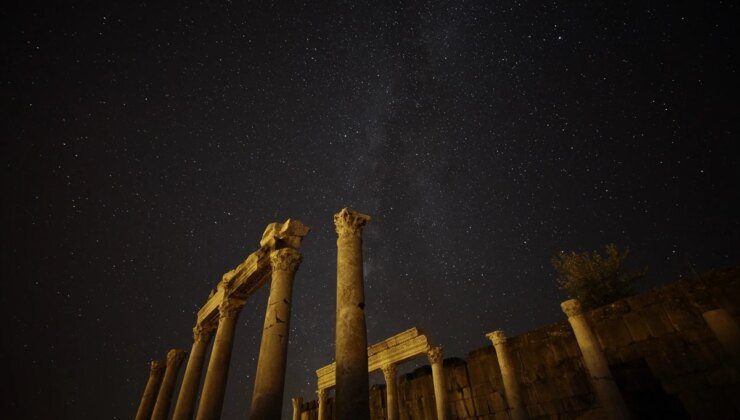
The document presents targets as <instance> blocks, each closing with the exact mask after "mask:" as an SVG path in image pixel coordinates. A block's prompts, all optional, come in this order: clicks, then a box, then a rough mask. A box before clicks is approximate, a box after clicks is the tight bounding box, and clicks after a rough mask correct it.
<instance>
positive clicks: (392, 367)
mask: <svg viewBox="0 0 740 420" xmlns="http://www.w3.org/2000/svg"><path fill="white" fill-rule="evenodd" d="M380 369H381V370H382V371H383V376H384V377H386V378H394V377H395V376H396V373H397V372H398V366H396V364H395V363H389V364H387V365H385V366H383V367H382V368H380Z"/></svg>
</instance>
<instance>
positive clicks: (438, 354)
mask: <svg viewBox="0 0 740 420" xmlns="http://www.w3.org/2000/svg"><path fill="white" fill-rule="evenodd" d="M427 357H429V363H431V364H433V365H434V364H437V363H440V362H441V361H442V360H443V359H442V347H441V346H437V347H432V348H430V349H429V350H428V351H427Z"/></svg>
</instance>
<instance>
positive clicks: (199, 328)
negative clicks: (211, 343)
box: [193, 323, 217, 343]
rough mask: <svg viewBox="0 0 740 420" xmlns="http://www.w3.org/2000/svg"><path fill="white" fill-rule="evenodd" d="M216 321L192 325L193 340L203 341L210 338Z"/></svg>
mask: <svg viewBox="0 0 740 420" xmlns="http://www.w3.org/2000/svg"><path fill="white" fill-rule="evenodd" d="M216 327H217V325H216V323H207V324H205V325H203V324H197V325H196V326H195V327H193V341H195V342H197V343H205V342H208V340H209V339H210V338H211V334H212V333H213V331H215V330H216Z"/></svg>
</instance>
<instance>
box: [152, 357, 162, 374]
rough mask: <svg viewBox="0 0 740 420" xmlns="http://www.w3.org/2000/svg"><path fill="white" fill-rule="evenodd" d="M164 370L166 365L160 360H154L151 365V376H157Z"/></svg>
mask: <svg viewBox="0 0 740 420" xmlns="http://www.w3.org/2000/svg"><path fill="white" fill-rule="evenodd" d="M162 369H164V364H162V362H161V361H159V360H152V361H151V362H150V363H149V374H150V375H157V374H159V373H160V372H162Z"/></svg>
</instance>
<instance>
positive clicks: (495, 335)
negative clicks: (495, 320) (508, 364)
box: [486, 330, 506, 346]
mask: <svg viewBox="0 0 740 420" xmlns="http://www.w3.org/2000/svg"><path fill="white" fill-rule="evenodd" d="M486 337H488V339H489V340H491V342H493V345H494V346H497V345H499V344H502V343H505V342H506V334H504V332H503V331H501V330H497V331H494V332H492V333H488V334H486Z"/></svg>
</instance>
